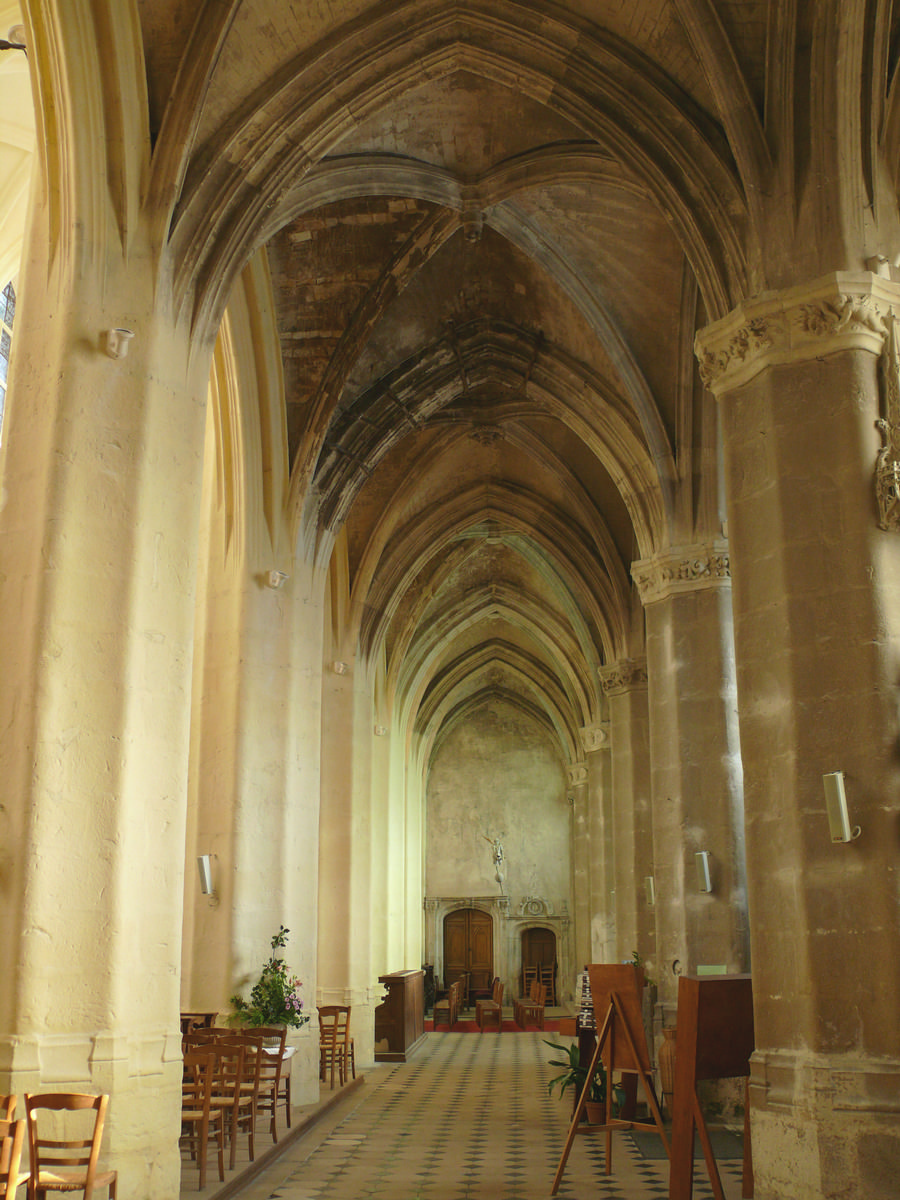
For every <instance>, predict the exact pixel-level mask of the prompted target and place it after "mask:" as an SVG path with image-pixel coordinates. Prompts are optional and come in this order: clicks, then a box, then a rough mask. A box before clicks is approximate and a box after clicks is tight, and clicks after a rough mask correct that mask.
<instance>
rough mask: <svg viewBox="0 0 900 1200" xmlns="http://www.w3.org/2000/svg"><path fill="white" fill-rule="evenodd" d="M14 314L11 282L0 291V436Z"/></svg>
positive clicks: (13, 295) (13, 291) (14, 295)
mask: <svg viewBox="0 0 900 1200" xmlns="http://www.w3.org/2000/svg"><path fill="white" fill-rule="evenodd" d="M15 314H16V293H15V289H14V288H13V285H12V283H8V284H7V285H6V287H5V288H4V289H3V291H2V292H0V437H2V436H3V409H4V407H5V405H6V377H7V375H8V374H9V352H10V349H11V347H12V326H13V317H14V316H15Z"/></svg>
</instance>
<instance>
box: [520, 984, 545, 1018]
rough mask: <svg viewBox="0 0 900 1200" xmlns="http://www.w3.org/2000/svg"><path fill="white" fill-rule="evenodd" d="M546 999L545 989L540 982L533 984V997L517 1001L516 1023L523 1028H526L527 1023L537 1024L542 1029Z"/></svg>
mask: <svg viewBox="0 0 900 1200" xmlns="http://www.w3.org/2000/svg"><path fill="white" fill-rule="evenodd" d="M546 1000H547V989H546V988H545V987H544V985H543V984H542V983H536V984H535V985H534V996H533V998H532V999H529V1000H521V1001H520V1002H519V1013H518V1016H517V1017H516V1024H517V1025H521V1026H522V1028H523V1029H527V1028H528V1026H529V1025H537V1027H538V1029H543V1028H544V1006H545V1003H546Z"/></svg>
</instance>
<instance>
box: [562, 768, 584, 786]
mask: <svg viewBox="0 0 900 1200" xmlns="http://www.w3.org/2000/svg"><path fill="white" fill-rule="evenodd" d="M587 781H588V773H587V767H586V766H585V764H584V763H573V764H572V766H571V767H568V768H567V769H566V783H567V784H568V785H569V787H578V785H579V784H580V783H587Z"/></svg>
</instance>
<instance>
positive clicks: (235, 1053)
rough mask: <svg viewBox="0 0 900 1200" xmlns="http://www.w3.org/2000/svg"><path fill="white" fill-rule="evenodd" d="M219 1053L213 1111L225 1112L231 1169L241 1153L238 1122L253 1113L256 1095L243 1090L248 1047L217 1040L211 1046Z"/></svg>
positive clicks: (211, 1099)
mask: <svg viewBox="0 0 900 1200" xmlns="http://www.w3.org/2000/svg"><path fill="white" fill-rule="evenodd" d="M209 1053H210V1054H214V1055H215V1070H214V1072H213V1084H212V1094H211V1096H210V1101H209V1104H210V1111H211V1112H220V1113H221V1114H222V1126H223V1133H224V1136H225V1139H226V1141H227V1142H228V1146H229V1152H228V1169H229V1171H233V1170H234V1165H235V1161H236V1156H237V1139H238V1125H239V1122H240V1120H241V1118H242V1117H243V1116H245V1115H247V1114H249V1113H250V1111H251V1109H252V1103H253V1098H252V1096H246V1095H245V1094H244V1092H243V1090H242V1085H243V1083H244V1047H243V1045H240V1044H238V1045H235V1044H233V1043H230V1042H225V1041H222V1042H216V1043H215V1044H214V1045H211V1046H210V1047H209Z"/></svg>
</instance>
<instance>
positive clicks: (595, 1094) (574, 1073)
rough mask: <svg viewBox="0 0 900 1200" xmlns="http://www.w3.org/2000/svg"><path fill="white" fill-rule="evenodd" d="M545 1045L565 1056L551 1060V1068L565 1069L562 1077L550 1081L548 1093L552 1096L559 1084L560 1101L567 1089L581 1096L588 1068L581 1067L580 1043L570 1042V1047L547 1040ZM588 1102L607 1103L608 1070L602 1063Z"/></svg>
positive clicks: (592, 1085)
mask: <svg viewBox="0 0 900 1200" xmlns="http://www.w3.org/2000/svg"><path fill="white" fill-rule="evenodd" d="M544 1045H545V1046H549V1047H550V1049H551V1050H556V1051H558V1052H559V1053H560V1054H561V1055H563V1057H562V1058H551V1059H550V1066H551V1067H564V1068H565V1070H564V1071H563V1073H562V1074H561V1075H556V1076H554V1078H553V1079H551V1080H550V1082H549V1083H548V1084H547V1091H548V1092H549V1093H550V1095H551V1096H552V1095H553V1089H554V1088H555V1087H556V1086H557V1084H558V1085H559V1095H560V1099H562V1097H563V1096H564V1095H565V1092H566V1088H570V1087H573V1088H574V1089H575V1095H576V1096H580V1095H581V1093H582V1091H583V1090H584V1083H585V1080H586V1079H587V1067H583V1066H582V1065H581V1062H580V1052H579V1047H578V1043H577V1042H570V1043H569V1045H568V1046H561V1045H560V1044H559V1042H548V1041H547V1040H546V1038H545V1039H544ZM588 1100H590V1101H594V1102H596V1103H597V1104H603V1103H605V1101H606V1069H605V1068H604V1066H603V1063H602V1062H598V1063H597V1070H596V1071H595V1072H594V1078H593V1080H592V1081H591V1090H590V1092H588Z"/></svg>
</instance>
